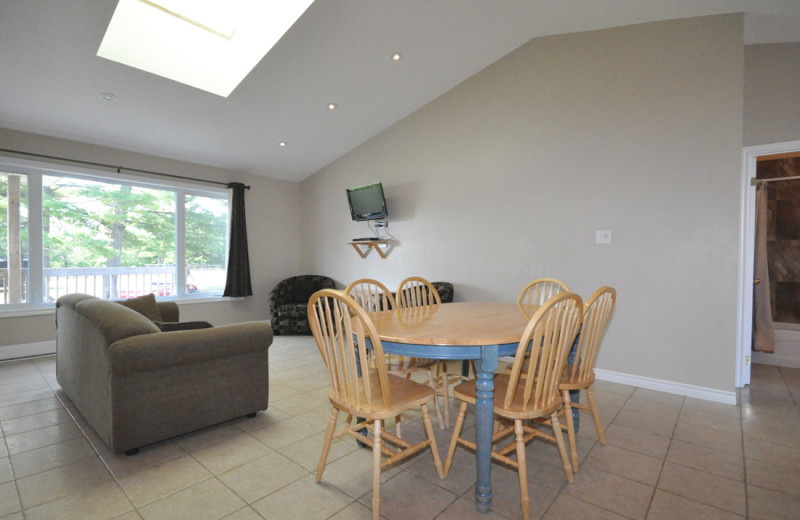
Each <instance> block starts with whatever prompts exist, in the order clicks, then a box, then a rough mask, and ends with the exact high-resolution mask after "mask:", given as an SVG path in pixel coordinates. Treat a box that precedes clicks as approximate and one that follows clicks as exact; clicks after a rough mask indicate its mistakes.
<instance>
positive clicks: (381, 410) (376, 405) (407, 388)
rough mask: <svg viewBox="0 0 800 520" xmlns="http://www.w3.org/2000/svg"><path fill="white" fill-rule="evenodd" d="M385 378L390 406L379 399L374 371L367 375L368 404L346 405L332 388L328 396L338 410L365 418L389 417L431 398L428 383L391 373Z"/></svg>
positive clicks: (377, 382) (431, 389) (378, 387)
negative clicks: (357, 406)
mask: <svg viewBox="0 0 800 520" xmlns="http://www.w3.org/2000/svg"><path fill="white" fill-rule="evenodd" d="M387 378H388V380H389V394H390V395H391V396H392V403H391V404H392V405H391V407H386V406H385V405H384V403H383V401H382V399H381V389H380V383H379V381H378V374H376V373H371V374H370V375H369V382H370V390H371V392H372V402H371V403H370V404H369V405H367V403H364V404H363V405H362V406H360V407H359V408H355V407H352V406H348V404H347V403H345V402H344V401H342V400H339V399H337V398H336V396H335V394H334V391H333V389H332V388H331V390H330V392H329V393H328V397H329V399H330V401H331V403H332V404H334V405H335V406H336V407H337V408H339V409H340V410H343V411H345V412H347V413H349V414H351V415H354V416H356V417H364V418H365V419H389V418H392V417H395V416H397V415H400V414H401V413H403V412H404V411H405V410H408V409H409V408H412V407H415V406H419V405H421V404H425V403H427V402H428V401H431V400H432V399H433V394H434V390H433V388H431V387H430V386H428V385H423V384H421V383H417V382H416V381H411V380H410V379H405V378H403V377H400V376H395V375H392V374H387ZM362 396H363V393H362Z"/></svg>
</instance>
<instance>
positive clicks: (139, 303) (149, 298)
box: [117, 293, 162, 322]
mask: <svg viewBox="0 0 800 520" xmlns="http://www.w3.org/2000/svg"><path fill="white" fill-rule="evenodd" d="M117 303H118V304H120V305H123V306H125V307H127V308H129V309H132V310H134V311H136V312H138V313H139V314H141V315H142V316H144V317H145V318H147V319H148V320H150V321H153V322H155V321H161V320H162V317H161V311H159V310H158V304H156V296H155V295H154V294H152V293H151V294H145V295H144V296H139V297H138V298H131V299H129V300H119V301H117Z"/></svg>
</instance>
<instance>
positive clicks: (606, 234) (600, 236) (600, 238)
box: [594, 229, 611, 244]
mask: <svg viewBox="0 0 800 520" xmlns="http://www.w3.org/2000/svg"><path fill="white" fill-rule="evenodd" d="M594 243H595V244H610V243H611V231H610V230H608V229H598V230H597V231H595V232H594Z"/></svg>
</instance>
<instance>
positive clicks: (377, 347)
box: [308, 289, 391, 411]
mask: <svg viewBox="0 0 800 520" xmlns="http://www.w3.org/2000/svg"><path fill="white" fill-rule="evenodd" d="M308 321H309V323H310V325H311V331H312V333H313V334H314V340H315V341H316V343H317V348H318V349H319V352H320V354H321V355H322V359H323V360H324V362H325V366H326V367H327V368H328V375H329V376H330V381H331V389H332V392H331V397H332V398H333V399H335V400H337V401H338V402H339V403H340V404H343V405H345V406H347V407H349V408H352V409H356V410H366V411H373V410H374V409H376V408H375V407H377V408H384V407H391V396H390V394H389V380H388V378H387V372H386V362H385V360H384V357H383V348H382V346H381V341H380V338H379V337H378V333H377V331H376V330H375V326H374V325H373V323H372V320H370V318H369V315H368V314H367V313H366V311H364V309H362V308H361V307H359V306H358V304H356V302H355V301H353V299H352V298H350V297H349V296H347V295H346V294H345V293H344V292H342V291H337V290H334V289H323V290H321V291H318V292H316V293H314V294H313V295H312V296H311V299H310V300H309V302H308ZM367 341H369V342H370V343H371V345H372V353H371V355H372V356H373V357H374V358H375V363H374V364H372V365H371V364H370V361H369V357H368V355H367V347H366V345H367ZM371 366H372V367H373V368H372V370H370V367H371ZM376 383H377V384H376Z"/></svg>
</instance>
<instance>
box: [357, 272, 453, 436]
mask: <svg viewBox="0 0 800 520" xmlns="http://www.w3.org/2000/svg"><path fill="white" fill-rule="evenodd" d="M344 292H345V294H347V295H348V296H350V297H351V298H352V299H353V300H355V302H356V303H357V304H358V305H359V306H360V307H361V308H362V309H364V310H365V311H366V312H367V314H372V313H373V312H378V311H385V310H392V309H395V308H397V303H396V301H395V299H394V296H392V293H391V292H390V291H389V289H388V288H387V287H386V286H385V285H383V284H382V283H381V282H379V281H378V280H373V279H372V278H361V279H359V280H356V281H354V282H352V283H351V284H350V285H348V286H347V288H345V290H344ZM369 358H370V366H371V367H374V363H375V357H374V356H372V355H370V356H369ZM384 359H385V360H386V366H387V369H388V371H389V373H390V374H394V375H396V376H405V377H406V378H409V377H410V376H411V374H412V373H413V372H416V371H425V372H426V373H427V375H428V382H429V384H430V385H431V388H434V389H435V388H436V381H435V375H434V369H435V368H436V363H437V361H436V360H435V359H423V358H413V357H406V356H397V355H392V354H384ZM433 405H434V408H435V409H436V416H437V418H438V420H439V428H442V429H444V428H445V422H444V419H443V418H442V411H441V408H440V406H439V399H438V394H437V395H435V396H434V401H433ZM400 420H401V417H400V416H398V417H396V418H395V432H396V433H397V436H398V437H400V436H402V426H401V422H400ZM447 426H449V415H448V423H447Z"/></svg>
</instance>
